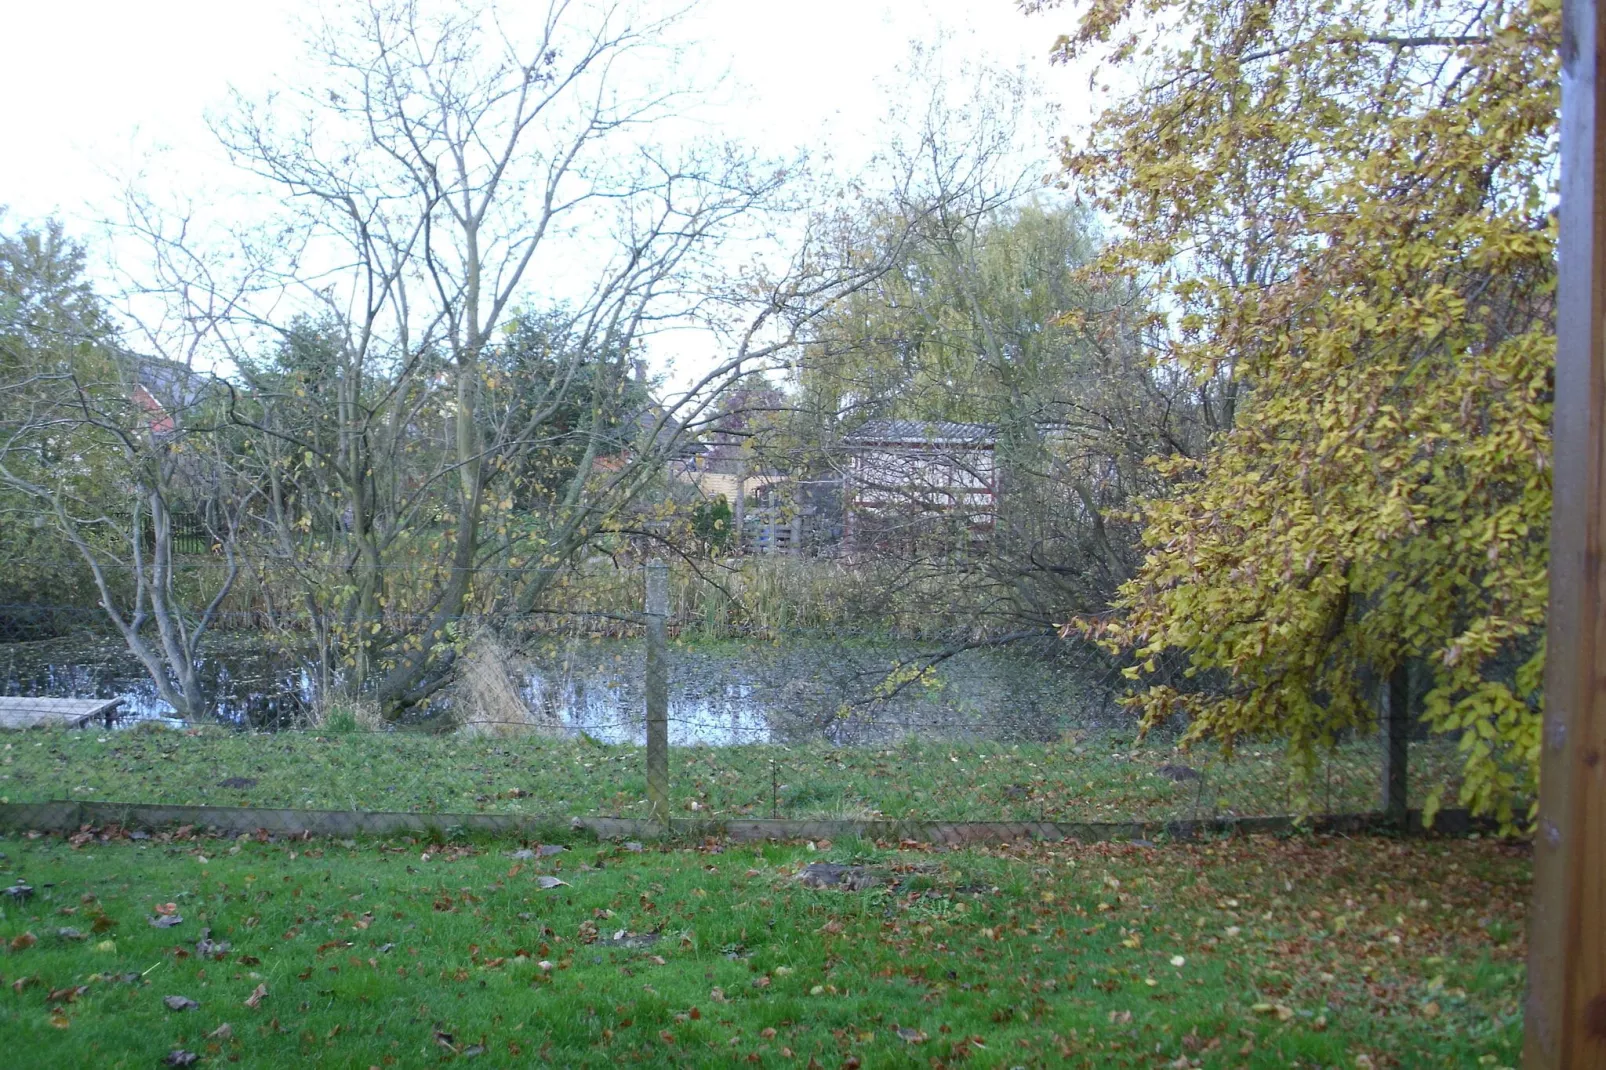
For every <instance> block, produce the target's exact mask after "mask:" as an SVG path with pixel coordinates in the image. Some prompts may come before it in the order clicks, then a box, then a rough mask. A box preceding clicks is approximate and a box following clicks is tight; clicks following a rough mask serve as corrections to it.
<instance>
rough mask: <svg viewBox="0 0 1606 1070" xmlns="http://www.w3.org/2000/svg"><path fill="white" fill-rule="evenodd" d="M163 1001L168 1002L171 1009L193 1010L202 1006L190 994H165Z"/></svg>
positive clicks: (168, 1007)
mask: <svg viewBox="0 0 1606 1070" xmlns="http://www.w3.org/2000/svg"><path fill="white" fill-rule="evenodd" d="M162 1002H163V1003H165V1004H167V1009H168V1010H170V1011H193V1010H198V1009H199V1008H200V1006H201V1005H200V1004H199V1003H197V1002H195V1001H194V1000H193V999H191V998H190V997H188V996H163V997H162Z"/></svg>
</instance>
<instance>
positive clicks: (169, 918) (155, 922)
mask: <svg viewBox="0 0 1606 1070" xmlns="http://www.w3.org/2000/svg"><path fill="white" fill-rule="evenodd" d="M183 921H184V919H183V918H182V917H180V916H179V915H177V914H161V915H158V916H156V917H153V918H151V919H150V923H151V926H152V928H156V929H171V928H172V927H173V926H175V925H179V924H182V923H183Z"/></svg>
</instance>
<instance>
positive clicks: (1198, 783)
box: [0, 729, 1457, 821]
mask: <svg viewBox="0 0 1606 1070" xmlns="http://www.w3.org/2000/svg"><path fill="white" fill-rule="evenodd" d="M1411 760H1412V763H1413V774H1412V775H1413V783H1414V784H1415V785H1417V786H1418V791H1417V798H1416V801H1415V804H1417V805H1419V804H1420V801H1421V794H1422V790H1423V789H1425V787H1426V786H1428V785H1434V784H1446V783H1452V782H1453V776H1454V771H1455V769H1456V768H1457V763H1456V761H1455V754H1454V749H1453V746H1451V745H1449V744H1446V743H1443V742H1434V743H1422V744H1416V745H1414V746H1413V748H1412V758H1411ZM643 761H644V759H643V753H642V750H641V749H640V748H639V747H633V746H602V745H598V744H593V743H590V742H588V741H586V740H583V739H582V740H568V739H559V740H555V739H543V738H537V737H526V738H523V739H516V740H490V739H475V738H469V737H463V736H439V735H425V734H421V733H407V732H363V731H353V732H348V733H345V734H337V735H319V734H315V733H309V732H281V733H274V734H260V733H239V732H232V731H228V730H224V729H200V730H195V731H191V732H178V731H156V732H147V731H130V732H99V733H97V732H94V731H88V732H63V731H31V732H26V733H12V734H8V735H7V736H5V737H4V742H3V743H0V800H4V801H8V802H39V801H46V800H50V799H87V800H93V801H99V802H125V803H170V804H192V805H201V804H213V805H227V806H264V807H301V808H307V809H335V810H343V809H351V810H392V811H414V812H429V813H474V812H522V813H536V814H548V815H558V816H567V815H571V814H583V815H612V816H622V817H644V816H646V813H647V810H646V779H645V775H644V772H643ZM670 773H671V781H672V793H671V794H672V799H673V801H674V805H675V806H676V807H677V808H678V809H679V810H680V811H682V812H683V813H685V814H687V815H690V814H692V813H697V814H700V815H702V816H710V817H717V816H722V815H723V816H754V817H767V816H771V815H772V814H773V815H775V816H780V817H889V818H899V817H919V818H927V819H932V820H954V821H959V820H1018V821H1031V820H1050V821H1054V820H1058V821H1113V820H1169V819H1175V818H1195V817H1201V818H1202V817H1211V816H1218V815H1240V816H1241V815H1259V814H1284V813H1289V812H1291V810H1294V811H1297V810H1299V809H1301V808H1304V809H1308V810H1312V811H1324V812H1360V811H1368V810H1373V809H1376V808H1377V805H1378V795H1379V776H1380V774H1379V753H1378V748H1377V743H1376V741H1375V740H1362V741H1359V742H1355V743H1351V744H1347V745H1345V746H1343V747H1341V748H1339V749H1338V750H1337V751H1336V752H1334V754H1333V756H1332V761H1331V762H1330V763H1328V764H1326V765H1323V766H1321V767H1319V768H1318V770H1317V774H1316V778H1315V780H1314V781H1313V782H1311V783H1310V785H1309V793H1308V795H1307V797H1306V798H1305V799H1304V800H1303V807H1302V802H1301V800H1300V798H1299V797H1298V795H1297V794H1296V793H1295V792H1293V791H1291V790H1290V789H1289V787H1288V779H1287V770H1286V768H1285V765H1284V755H1283V752H1282V750H1281V748H1280V747H1278V746H1275V745H1266V746H1250V747H1240V748H1239V750H1238V751H1237V752H1236V753H1235V754H1234V755H1233V757H1232V759H1231V760H1228V759H1227V758H1225V757H1224V756H1223V755H1222V754H1221V753H1220V752H1219V751H1217V750H1215V749H1213V748H1208V747H1206V748H1196V749H1195V750H1194V751H1193V752H1192V753H1191V754H1186V755H1184V754H1178V753H1177V752H1175V751H1174V750H1173V749H1172V748H1171V747H1170V746H1168V745H1165V744H1163V743H1160V742H1148V743H1144V744H1140V745H1134V744H1133V742H1132V740H1131V738H1130V736H1121V735H1114V734H1108V735H1106V734H1091V735H1076V736H1073V737H1068V738H1067V739H1065V740H1063V741H1061V742H1058V743H1052V744H1026V743H1022V744H1014V745H1011V744H999V743H984V742H983V743H921V742H916V741H913V740H911V741H909V742H906V743H904V744H901V745H898V746H893V747H884V748H883V747H863V748H860V747H832V746H829V745H826V744H823V743H818V744H809V745H800V746H780V745H748V746H732V747H687V748H674V749H672V750H671V752H670ZM1167 774H1169V775H1167ZM1174 777H1180V778H1182V779H1173V778H1174ZM1447 797H1448V798H1450V799H1453V798H1454V794H1453V792H1451V793H1450V794H1449V795H1448V796H1447Z"/></svg>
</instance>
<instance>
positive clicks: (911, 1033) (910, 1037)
mask: <svg viewBox="0 0 1606 1070" xmlns="http://www.w3.org/2000/svg"><path fill="white" fill-rule="evenodd" d="M892 1028H893V1031H894V1032H896V1033H897V1034H898V1036H899V1037H900V1038H902V1039H903V1040H904V1041H905V1042H907V1043H909V1044H924V1043H925V1042H926V1034H924V1033H922V1032H921V1031H920V1030H918V1029H909V1028H907V1027H905V1026H901V1025H894V1026H893V1027H892Z"/></svg>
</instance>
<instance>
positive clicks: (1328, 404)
mask: <svg viewBox="0 0 1606 1070" xmlns="http://www.w3.org/2000/svg"><path fill="white" fill-rule="evenodd" d="M1025 6H1027V7H1028V8H1035V9H1041V8H1044V7H1055V6H1058V4H1057V0H1044V2H1039V3H1028V4H1026V5H1025ZM1076 14H1077V16H1078V18H1077V21H1076V22H1075V24H1074V27H1073V28H1072V31H1071V32H1070V33H1069V34H1068V35H1067V36H1065V37H1063V38H1061V40H1060V42H1059V45H1058V49H1057V51H1058V54H1059V56H1060V57H1061V58H1062V59H1066V60H1070V59H1073V58H1074V59H1078V60H1089V59H1095V60H1097V61H1098V62H1100V63H1102V64H1103V65H1104V66H1103V68H1102V69H1103V70H1104V71H1105V72H1106V73H1107V72H1109V71H1110V70H1112V69H1113V70H1115V71H1116V72H1118V73H1117V78H1125V79H1128V80H1129V81H1130V82H1131V84H1134V85H1136V86H1138V88H1136V89H1135V90H1133V91H1132V92H1130V93H1127V94H1125V95H1123V96H1121V97H1120V98H1119V99H1118V100H1117V102H1116V103H1115V104H1114V105H1113V106H1111V107H1109V108H1107V109H1105V110H1104V111H1103V113H1102V115H1101V117H1100V118H1099V119H1098V120H1097V121H1096V123H1095V124H1094V127H1093V129H1092V133H1091V136H1090V138H1089V140H1088V142H1087V143H1085V144H1078V145H1069V144H1068V145H1067V148H1066V157H1065V160H1066V168H1067V171H1068V173H1069V176H1070V178H1071V180H1072V181H1073V182H1075V183H1076V184H1077V186H1078V187H1079V188H1080V189H1082V190H1084V191H1086V192H1088V193H1089V194H1090V195H1091V196H1092V197H1094V198H1095V200H1096V203H1097V205H1098V207H1099V209H1100V210H1101V211H1102V212H1103V213H1105V214H1106V216H1107V218H1109V219H1111V220H1112V221H1113V222H1114V223H1115V224H1116V231H1117V234H1118V240H1117V241H1115V243H1114V244H1113V245H1112V247H1111V248H1110V250H1109V253H1108V255H1107V256H1106V258H1105V260H1104V262H1103V264H1102V267H1103V268H1104V269H1105V270H1108V271H1111V272H1119V273H1123V274H1125V275H1127V276H1130V277H1131V278H1133V279H1136V280H1139V281H1141V282H1142V283H1144V284H1145V285H1147V286H1149V287H1150V288H1151V293H1153V294H1154V295H1155V296H1154V304H1153V307H1154V308H1155V309H1157V311H1156V313H1155V317H1156V319H1155V322H1154V324H1153V327H1154V332H1153V337H1154V338H1155V339H1157V340H1158V341H1157V342H1156V347H1155V352H1154V359H1155V360H1157V361H1160V362H1164V363H1166V364H1168V365H1173V366H1178V367H1181V368H1183V369H1186V370H1187V371H1188V372H1191V373H1192V374H1193V375H1195V376H1197V377H1198V379H1199V381H1200V382H1201V383H1202V384H1208V385H1209V386H1210V387H1211V389H1212V391H1213V395H1214V396H1216V397H1219V398H1221V399H1223V400H1222V402H1221V404H1222V407H1223V408H1224V409H1225V410H1226V412H1225V414H1224V415H1225V417H1226V418H1225V419H1224V420H1223V428H1222V430H1220V431H1219V432H1218V434H1217V435H1216V436H1215V438H1214V439H1213V441H1212V443H1211V446H1210V448H1209V449H1208V451H1207V452H1206V453H1205V454H1204V455H1203V456H1202V457H1201V458H1198V459H1195V460H1186V459H1184V460H1177V459H1171V460H1158V459H1157V460H1156V461H1155V463H1156V464H1157V465H1159V466H1160V467H1161V468H1162V469H1163V471H1164V472H1165V474H1166V475H1167V476H1168V477H1169V480H1170V483H1169V486H1170V487H1171V491H1170V492H1169V493H1168V494H1166V495H1165V496H1163V497H1159V498H1155V499H1151V500H1148V501H1146V502H1144V503H1142V505H1141V507H1140V511H1141V519H1142V521H1143V524H1144V531H1145V534H1144V545H1145V550H1146V557H1145V559H1144V562H1143V565H1142V567H1141V570H1140V572H1139V574H1138V575H1137V576H1136V577H1135V578H1134V579H1133V580H1132V581H1130V582H1129V583H1127V584H1126V585H1125V586H1124V587H1123V588H1122V589H1121V591H1120V594H1119V596H1118V598H1117V599H1116V602H1115V605H1114V607H1113V611H1112V613H1111V615H1110V616H1109V617H1108V619H1104V620H1100V621H1095V622H1083V625H1082V626H1083V627H1085V628H1087V629H1088V630H1090V631H1092V632H1094V633H1095V634H1097V635H1098V636H1099V637H1100V638H1102V639H1103V640H1104V641H1105V642H1107V643H1109V644H1111V645H1112V646H1115V647H1118V648H1120V649H1123V650H1126V651H1128V652H1130V653H1131V654H1132V655H1133V657H1134V661H1135V662H1136V667H1135V668H1133V669H1132V670H1129V675H1130V676H1131V677H1132V678H1133V679H1134V680H1135V681H1137V683H1136V684H1135V687H1134V691H1133V694H1132V697H1131V700H1132V702H1133V703H1134V704H1135V705H1137V706H1138V707H1140V708H1141V710H1142V712H1143V714H1144V716H1145V724H1146V725H1153V724H1156V723H1158V722H1160V721H1162V720H1165V719H1167V718H1169V717H1171V716H1173V715H1177V714H1181V715H1184V716H1185V717H1186V719H1187V721H1188V725H1189V727H1188V738H1190V739H1199V738H1206V737H1214V738H1218V739H1221V740H1223V741H1225V742H1227V743H1229V744H1230V743H1231V742H1232V741H1233V740H1234V739H1236V738H1239V737H1242V736H1244V735H1246V734H1256V735H1263V734H1275V735H1277V736H1280V737H1283V738H1285V739H1287V740H1288V741H1289V744H1290V753H1291V755H1292V756H1293V758H1294V765H1295V771H1296V774H1298V773H1303V774H1304V775H1307V776H1308V774H1309V772H1310V770H1311V769H1312V768H1313V767H1314V765H1315V762H1316V760H1317V756H1318V754H1319V753H1320V751H1321V749H1322V747H1323V746H1324V745H1325V744H1330V743H1331V742H1332V741H1333V739H1334V738H1335V736H1336V735H1337V734H1338V733H1339V732H1341V731H1342V730H1344V729H1346V728H1360V729H1362V730H1365V729H1367V728H1369V727H1370V726H1372V725H1373V724H1374V723H1375V721H1376V712H1375V710H1376V697H1377V696H1376V690H1377V688H1376V681H1377V679H1379V678H1380V677H1381V676H1384V675H1386V674H1387V673H1389V672H1390V671H1392V669H1393V668H1394V667H1395V666H1396V665H1398V664H1400V662H1401V660H1402V659H1406V658H1410V659H1413V660H1415V661H1416V662H1417V663H1418V664H1421V665H1424V666H1426V667H1427V668H1428V670H1429V671H1430V672H1431V687H1430V689H1429V691H1428V696H1427V700H1426V711H1427V716H1428V718H1429V720H1430V721H1431V723H1432V725H1433V727H1434V728H1435V729H1436V730H1439V731H1443V732H1447V733H1454V734H1456V735H1457V736H1458V738H1459V740H1460V744H1459V745H1460V747H1461V751H1462V754H1463V759H1464V760H1463V774H1462V776H1461V777H1460V785H1459V801H1460V802H1461V803H1462V804H1464V805H1467V806H1470V807H1472V808H1473V809H1475V810H1477V811H1480V812H1484V813H1490V814H1493V815H1495V816H1497V817H1498V818H1500V819H1501V820H1502V821H1503V822H1506V823H1507V824H1510V823H1512V822H1514V821H1519V820H1521V816H1520V815H1521V814H1522V813H1523V812H1524V811H1523V808H1522V807H1523V804H1524V802H1525V801H1526V800H1529V799H1531V798H1532V796H1533V789H1534V776H1535V774H1536V761H1537V749H1538V727H1539V709H1540V703H1541V692H1540V685H1541V678H1542V666H1543V660H1544V651H1543V645H1542V633H1543V621H1544V613H1545V599H1546V578H1545V572H1546V557H1547V539H1548V523H1549V514H1550V471H1549V464H1548V460H1549V451H1550V436H1549V426H1550V404H1551V389H1552V387H1551V384H1552V377H1551V369H1552V364H1553V357H1554V333H1553V307H1552V304H1553V293H1554V283H1555V259H1554V251H1553V247H1554V240H1555V233H1554V220H1553V216H1552V214H1551V209H1552V206H1553V203H1554V196H1555V188H1556V174H1555V169H1556V149H1557V144H1556V141H1557V107H1558V99H1559V93H1558V72H1557V60H1556V56H1557V50H1558V46H1559V38H1560V3H1559V0H1510V2H1502V0H1495V2H1493V3H1490V2H1486V0H1476V2H1474V0H1443V2H1440V3H1421V2H1411V3H1398V2H1392V0H1391V2H1378V0H1283V2H1257V0H1144V2H1143V3H1141V4H1139V3H1133V2H1132V0H1090V2H1087V3H1084V4H1082V5H1081V9H1080V11H1079V12H1077V13H1076ZM1178 657H1182V658H1184V659H1185V661H1186V666H1187V668H1186V670H1185V672H1182V673H1175V672H1157V671H1156V669H1157V665H1158V666H1163V665H1165V664H1166V663H1167V661H1168V659H1170V660H1175V659H1176V658H1178ZM1439 801H1440V800H1439V799H1438V797H1437V796H1435V797H1434V798H1433V799H1431V800H1430V808H1436V807H1437V806H1438V804H1439Z"/></svg>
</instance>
